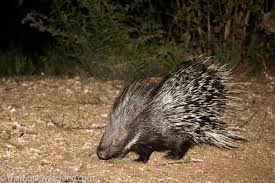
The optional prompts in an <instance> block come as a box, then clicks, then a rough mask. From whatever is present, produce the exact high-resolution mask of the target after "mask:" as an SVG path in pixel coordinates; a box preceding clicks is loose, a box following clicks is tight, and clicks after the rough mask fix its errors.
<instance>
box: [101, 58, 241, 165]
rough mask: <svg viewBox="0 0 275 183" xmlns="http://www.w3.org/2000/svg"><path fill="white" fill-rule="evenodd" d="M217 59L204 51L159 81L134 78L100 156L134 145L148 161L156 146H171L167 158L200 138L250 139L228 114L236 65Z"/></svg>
mask: <svg viewBox="0 0 275 183" xmlns="http://www.w3.org/2000/svg"><path fill="white" fill-rule="evenodd" d="M212 61H213V59H212V58H211V57H203V56H201V57H198V58H197V59H196V60H195V62H192V63H191V64H190V63H188V64H182V65H180V66H179V67H178V69H177V70H176V71H175V72H172V73H171V74H170V75H168V76H167V77H165V78H164V79H163V80H162V81H161V82H160V83H159V84H157V86H155V87H154V86H151V85H150V84H148V81H146V80H138V81H132V82H130V83H129V84H128V85H127V86H126V87H125V88H124V89H123V91H122V92H121V94H120V95H119V97H118V98H117V99H116V101H115V103H114V106H113V109H112V112H111V114H110V118H109V123H108V125H107V127H106V129H105V132H104V134H103V136H102V138H101V141H100V144H99V146H98V149H97V155H98V157H99V158H100V159H104V160H107V159H111V158H116V157H119V156H120V157H124V156H125V155H126V154H127V153H128V152H130V151H133V152H136V153H137V154H138V155H139V158H138V159H137V161H141V162H144V163H146V162H147V161H148V160H149V157H150V155H151V153H152V152H153V151H164V150H168V151H169V153H168V154H167V155H166V157H167V158H170V159H181V158H182V157H183V156H184V154H186V152H187V151H188V149H189V148H191V147H193V146H194V145H197V144H210V145H214V146H217V147H220V148H226V149H230V148H234V147H238V143H237V141H238V140H244V139H243V137H242V136H241V135H240V134H239V133H238V131H236V130H234V128H231V127H232V125H231V124H228V123H226V120H225V119H226V118H225V117H224V115H223V112H224V110H225V109H226V108H227V105H228V102H231V101H232V100H233V99H232V98H233V97H232V95H233V94H234V89H232V82H231V79H230V71H229V70H227V69H226V67H225V66H224V65H222V66H220V65H218V64H213V63H211V62H212Z"/></svg>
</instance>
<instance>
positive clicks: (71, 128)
mask: <svg viewBox="0 0 275 183" xmlns="http://www.w3.org/2000/svg"><path fill="white" fill-rule="evenodd" d="M240 85H242V86H243V87H244V88H246V89H247V90H248V91H249V92H248V93H246V94H243V95H242V96H241V99H242V105H244V106H245V108H244V110H243V111H242V112H239V113H237V115H236V116H235V120H234V121H237V124H238V125H239V126H241V127H242V128H243V134H244V136H245V137H246V138H247V140H248V142H245V143H242V144H241V146H240V148H238V149H234V150H229V151H228V150H221V149H218V148H215V147H210V146H203V147H195V148H193V149H191V150H190V151H189V152H188V154H187V155H186V156H185V157H184V159H182V160H179V161H172V160H167V159H165V158H164V157H163V156H164V155H165V153H163V152H154V153H153V155H152V156H151V158H150V160H149V162H148V163H147V164H142V163H138V162H135V161H133V160H134V159H135V158H136V155H135V154H133V153H130V154H128V155H127V156H126V157H125V158H124V159H114V160H110V161H103V160H99V159H98V158H97V155H96V146H97V144H98V142H99V140H100V137H101V135H102V133H103V131H104V126H105V124H106V121H107V117H108V113H109V112H110V110H111V107H112V103H113V101H114V99H115V97H116V96H117V95H118V93H119V88H121V83H120V82H110V81H108V82H107V81H104V82H103V81H98V80H95V79H85V80H81V79H79V78H73V79H68V78H67V79H46V78H43V79H38V78H27V79H17V80H16V79H1V80H0V182H23V181H25V182H46V181H47V182H64V183H68V182H85V181H86V182H172V183H173V182H183V183H184V182H187V183H189V182H191V183H192V182H196V183H220V182H234V183H236V182H249V183H254V182H255V183H256V182H267V183H271V182H275V148H274V147H275V131H274V128H275V115H274V111H275V83H274V82H271V81H269V82H255V81H251V80H250V81H242V82H240Z"/></svg>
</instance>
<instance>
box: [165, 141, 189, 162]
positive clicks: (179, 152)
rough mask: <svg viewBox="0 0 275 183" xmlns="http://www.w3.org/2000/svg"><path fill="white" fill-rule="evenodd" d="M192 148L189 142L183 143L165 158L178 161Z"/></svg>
mask: <svg viewBox="0 0 275 183" xmlns="http://www.w3.org/2000/svg"><path fill="white" fill-rule="evenodd" d="M191 147H192V143H191V142H189V141H186V142H184V143H183V144H182V145H181V146H179V147H176V148H175V149H172V150H171V152H169V153H168V154H167V155H166V156H165V157H166V158H167V159H173V160H179V159H182V158H183V156H184V155H185V154H186V153H187V151H188V150H189V149H190V148H191Z"/></svg>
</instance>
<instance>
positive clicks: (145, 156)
mask: <svg viewBox="0 0 275 183" xmlns="http://www.w3.org/2000/svg"><path fill="white" fill-rule="evenodd" d="M150 155H151V153H150V154H140V155H139V158H138V159H135V161H137V162H142V163H147V162H148V160H149V158H150Z"/></svg>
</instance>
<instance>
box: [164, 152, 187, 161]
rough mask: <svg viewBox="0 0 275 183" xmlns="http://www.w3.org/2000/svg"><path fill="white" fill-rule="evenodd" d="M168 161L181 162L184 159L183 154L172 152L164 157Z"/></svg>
mask: <svg viewBox="0 0 275 183" xmlns="http://www.w3.org/2000/svg"><path fill="white" fill-rule="evenodd" d="M164 157H165V158H166V159H172V160H179V159H181V158H182V157H183V153H182V152H175V151H171V152H169V153H168V154H166V155H165V156H164Z"/></svg>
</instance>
